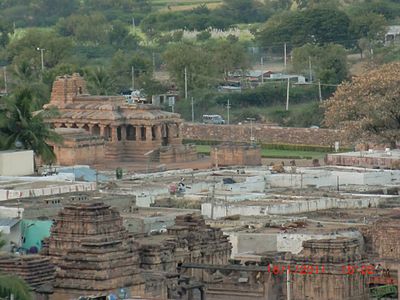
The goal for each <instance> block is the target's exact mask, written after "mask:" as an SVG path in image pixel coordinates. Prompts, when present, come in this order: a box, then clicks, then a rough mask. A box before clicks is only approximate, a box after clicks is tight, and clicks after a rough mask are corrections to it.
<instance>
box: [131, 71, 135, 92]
mask: <svg viewBox="0 0 400 300" xmlns="http://www.w3.org/2000/svg"><path fill="white" fill-rule="evenodd" d="M131 76H132V92H133V91H134V90H135V67H134V66H132V68H131Z"/></svg>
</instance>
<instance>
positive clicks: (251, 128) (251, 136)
mask: <svg viewBox="0 0 400 300" xmlns="http://www.w3.org/2000/svg"><path fill="white" fill-rule="evenodd" d="M247 120H249V121H250V144H251V145H253V142H254V137H253V121H255V119H254V118H247Z"/></svg>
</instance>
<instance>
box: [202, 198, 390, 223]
mask: <svg viewBox="0 0 400 300" xmlns="http://www.w3.org/2000/svg"><path fill="white" fill-rule="evenodd" d="M383 199H384V198H383V197H373V196H371V197H363V198H356V199H336V198H320V199H313V200H303V201H302V200H297V201H282V202H281V203H273V204H265V203H260V204H259V205H241V204H224V203H218V204H214V203H203V204H202V205H201V214H202V215H203V216H207V217H208V218H212V219H217V218H224V217H226V216H233V215H241V216H260V215H268V214H272V215H286V214H299V213H305V212H312V211H318V210H326V209H332V208H342V209H345V208H349V209H353V208H365V207H377V206H378V205H379V203H380V202H381V201H383Z"/></svg>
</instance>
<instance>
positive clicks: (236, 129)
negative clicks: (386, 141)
mask: <svg viewBox="0 0 400 300" xmlns="http://www.w3.org/2000/svg"><path fill="white" fill-rule="evenodd" d="M181 135H182V138H184V139H190V140H198V141H222V142H246V143H247V142H250V137H251V135H253V137H254V138H255V140H256V141H257V142H260V143H264V144H296V145H317V146H333V145H334V143H335V141H338V142H339V144H340V145H345V143H344V140H343V138H342V137H341V134H340V132H339V131H338V130H331V129H320V128H294V127H293V128H292V127H278V126H269V125H263V124H253V125H252V126H250V125H249V124H243V125H211V124H195V123H184V124H182V127H181Z"/></svg>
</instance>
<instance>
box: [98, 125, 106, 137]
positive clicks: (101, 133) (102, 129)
mask: <svg viewBox="0 0 400 300" xmlns="http://www.w3.org/2000/svg"><path fill="white" fill-rule="evenodd" d="M99 127H100V136H102V137H103V138H105V135H104V134H105V130H104V129H105V127H104V126H101V125H99Z"/></svg>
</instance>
